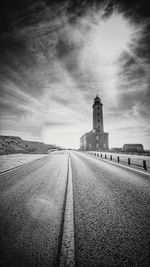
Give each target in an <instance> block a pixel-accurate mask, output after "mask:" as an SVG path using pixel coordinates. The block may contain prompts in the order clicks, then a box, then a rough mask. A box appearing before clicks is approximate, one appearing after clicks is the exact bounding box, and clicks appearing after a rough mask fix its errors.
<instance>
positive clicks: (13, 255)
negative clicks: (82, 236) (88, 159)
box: [0, 154, 68, 267]
mask: <svg viewBox="0 0 150 267" xmlns="http://www.w3.org/2000/svg"><path fill="white" fill-rule="evenodd" d="M67 171H68V155H66V154H60V155H58V154H56V155H52V156H51V155H48V156H47V157H44V158H41V159H39V160H36V161H33V162H31V163H28V164H26V165H24V166H22V167H21V168H20V167H19V168H18V169H15V170H13V171H11V172H8V173H6V174H3V175H2V176H0V234H1V248H0V257H1V261H0V263H1V264H0V266H9V267H11V266H18V267H20V266H21V267H22V266H27V267H28V266H29V267H30V266H58V265H59V254H60V242H61V240H60V238H61V227H62V225H61V224H62V216H63V205H64V197H65V190H66V178H67Z"/></svg>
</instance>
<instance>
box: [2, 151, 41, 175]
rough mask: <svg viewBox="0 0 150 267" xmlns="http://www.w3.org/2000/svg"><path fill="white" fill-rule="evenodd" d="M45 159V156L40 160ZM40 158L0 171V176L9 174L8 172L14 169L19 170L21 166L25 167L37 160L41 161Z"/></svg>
mask: <svg viewBox="0 0 150 267" xmlns="http://www.w3.org/2000/svg"><path fill="white" fill-rule="evenodd" d="M45 157H46V156H44V157H42V158H45ZM42 158H38V159H34V160H31V161H28V162H25V163H23V164H21V165H18V166H15V167H12V168H11V169H8V170H5V171H2V172H0V175H3V174H5V173H9V172H11V171H13V170H15V169H19V168H21V167H22V166H25V165H27V164H28V163H31V162H33V161H38V160H40V159H42Z"/></svg>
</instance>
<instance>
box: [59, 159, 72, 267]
mask: <svg viewBox="0 0 150 267" xmlns="http://www.w3.org/2000/svg"><path fill="white" fill-rule="evenodd" d="M68 168H69V174H68V188H67V197H66V207H65V218H64V228H63V237H62V245H61V256H60V267H67V266H68V267H74V266H75V252H74V251H75V247H74V246H75V245H74V214H73V187H72V169H71V162H70V158H69V166H68Z"/></svg>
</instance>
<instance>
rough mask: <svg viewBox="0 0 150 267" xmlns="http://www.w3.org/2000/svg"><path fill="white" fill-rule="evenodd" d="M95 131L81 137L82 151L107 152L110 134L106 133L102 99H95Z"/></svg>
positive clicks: (97, 97)
mask: <svg viewBox="0 0 150 267" xmlns="http://www.w3.org/2000/svg"><path fill="white" fill-rule="evenodd" d="M92 108H93V130H91V131H90V132H88V133H85V134H84V135H82V136H81V137H80V149H81V150H91V151H106V150H108V149H109V146H108V133H105V132H104V125H103V104H102V102H101V99H100V97H99V96H98V94H97V96H96V97H95V98H94V103H93V106H92Z"/></svg>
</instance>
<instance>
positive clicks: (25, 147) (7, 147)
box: [0, 135, 60, 155]
mask: <svg viewBox="0 0 150 267" xmlns="http://www.w3.org/2000/svg"><path fill="white" fill-rule="evenodd" d="M56 148H57V149H60V148H59V147H56V146H55V145H47V144H44V143H42V142H33V141H25V140H23V139H21V138H20V137H18V136H2V135H0V155H4V154H14V153H35V154H36V153H42V154H43V153H47V152H48V151H49V150H51V149H56Z"/></svg>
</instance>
